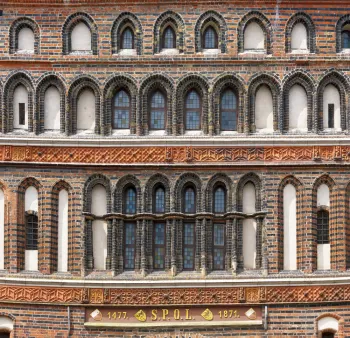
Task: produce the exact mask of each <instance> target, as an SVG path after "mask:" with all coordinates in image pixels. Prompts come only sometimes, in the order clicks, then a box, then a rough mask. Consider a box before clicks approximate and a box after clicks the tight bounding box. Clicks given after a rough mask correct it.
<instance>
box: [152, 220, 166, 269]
mask: <svg viewBox="0 0 350 338" xmlns="http://www.w3.org/2000/svg"><path fill="white" fill-rule="evenodd" d="M153 238H154V242H153V245H154V266H153V268H154V269H155V270H164V269H165V255H166V226H165V223H159V222H157V223H155V224H154V236H153Z"/></svg>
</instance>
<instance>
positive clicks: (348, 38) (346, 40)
mask: <svg viewBox="0 0 350 338" xmlns="http://www.w3.org/2000/svg"><path fill="white" fill-rule="evenodd" d="M341 40H342V48H343V49H347V48H350V30H343V31H342V32H341Z"/></svg>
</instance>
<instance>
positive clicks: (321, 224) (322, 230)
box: [317, 210, 329, 244]
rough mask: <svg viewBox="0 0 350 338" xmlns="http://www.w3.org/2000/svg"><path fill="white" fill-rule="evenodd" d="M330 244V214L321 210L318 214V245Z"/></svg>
mask: <svg viewBox="0 0 350 338" xmlns="http://www.w3.org/2000/svg"><path fill="white" fill-rule="evenodd" d="M328 243H329V212H328V211H327V210H320V211H318V212H317V244H328Z"/></svg>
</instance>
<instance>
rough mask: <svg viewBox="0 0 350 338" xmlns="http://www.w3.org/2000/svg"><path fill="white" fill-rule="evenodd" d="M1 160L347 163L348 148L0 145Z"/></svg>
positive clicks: (349, 154) (120, 162)
mask: <svg viewBox="0 0 350 338" xmlns="http://www.w3.org/2000/svg"><path fill="white" fill-rule="evenodd" d="M0 156H1V157H0V161H8V162H35V163H77V164H80V163H81V164H84V163H89V164H158V163H164V164H171V163H186V162H189V163H223V162H225V163H233V162H277V163H278V162H286V161H289V162H298V161H300V162H307V161H345V162H349V161H350V146H304V147H302V146H299V147H261V148H259V147H246V148H244V147H37V146H27V147H21V146H0Z"/></svg>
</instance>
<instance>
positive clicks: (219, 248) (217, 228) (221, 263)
mask: <svg viewBox="0 0 350 338" xmlns="http://www.w3.org/2000/svg"><path fill="white" fill-rule="evenodd" d="M213 230H214V231H213V267H214V270H224V268H225V224H214V229H213Z"/></svg>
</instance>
